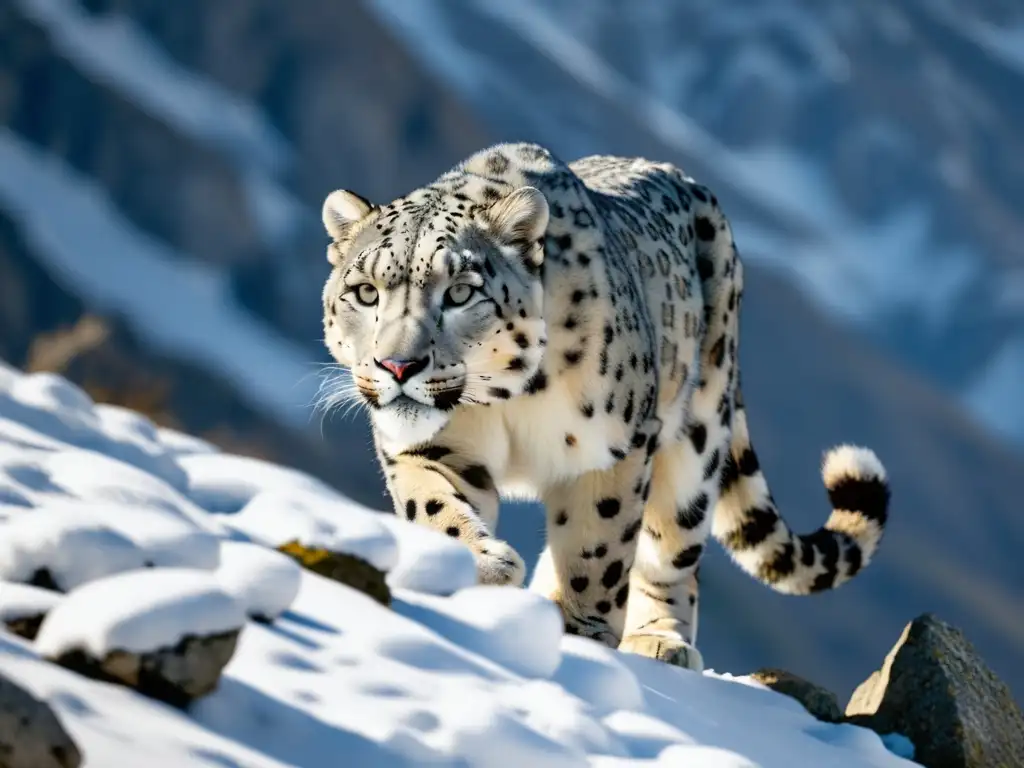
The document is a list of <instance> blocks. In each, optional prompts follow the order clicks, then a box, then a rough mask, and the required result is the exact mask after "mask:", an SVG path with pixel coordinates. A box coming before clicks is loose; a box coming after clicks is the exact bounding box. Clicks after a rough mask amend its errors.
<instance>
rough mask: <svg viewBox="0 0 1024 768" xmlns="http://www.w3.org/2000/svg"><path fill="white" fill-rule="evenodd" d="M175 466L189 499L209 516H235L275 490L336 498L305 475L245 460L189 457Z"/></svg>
mask: <svg viewBox="0 0 1024 768" xmlns="http://www.w3.org/2000/svg"><path fill="white" fill-rule="evenodd" d="M178 463H179V464H180V465H181V467H182V469H184V471H185V475H186V477H187V478H188V479H187V484H188V493H189V496H190V497H191V498H192V499H194V500H195V502H196V503H197V504H201V505H203V506H204V507H205V508H206V509H208V510H211V511H213V512H229V513H230V512H237V511H238V510H240V509H241V508H242V507H244V506H245V505H246V504H248V503H249V502H250V501H252V499H253V498H254V497H255V496H256V495H257V494H258V493H260V492H262V491H272V490H275V489H277V488H290V489H292V490H296V489H301V490H304V491H309V492H311V493H317V494H321V495H323V496H325V497H327V498H338V494H337V493H335V491H333V490H332V489H331V488H329V487H328V486H327V485H325V484H324V483H321V482H320V481H319V480H317V479H315V478H312V477H310V476H309V475H306V474H303V473H302V472H296V471H295V470H294V469H289V468H288V467H280V466H277V465H274V464H271V463H270V462H267V461H263V460H262V459H254V458H251V457H249V456H234V455H231V454H226V453H217V454H215V455H210V454H209V453H201V454H196V453H190V454H188V455H185V456H182V457H181V458H180V459H179V462H178Z"/></svg>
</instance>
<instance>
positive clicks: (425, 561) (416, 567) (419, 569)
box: [379, 513, 477, 596]
mask: <svg viewBox="0 0 1024 768" xmlns="http://www.w3.org/2000/svg"><path fill="white" fill-rule="evenodd" d="M379 519H380V522H382V523H383V524H384V525H385V527H386V528H388V529H389V530H390V531H391V533H392V534H393V535H394V536H395V538H397V539H398V541H399V547H398V561H397V562H396V563H395V565H394V566H393V567H392V568H391V570H390V571H389V572H388V577H387V582H388V586H390V587H391V588H392V589H409V590H412V591H413V592H423V593H425V594H428V595H441V596H444V595H450V594H452V593H453V592H457V591H458V590H460V589H465V588H466V587H472V586H474V585H475V584H476V580H477V577H476V561H475V560H474V558H473V553H472V552H471V551H470V550H469V548H468V547H467V546H466V545H464V544H462V543H460V542H458V541H455V540H454V539H452V538H451V537H450V536H445V535H444V534H441V533H438V532H437V531H434V530H432V529H430V528H427V527H425V526H422V525H415V524H414V523H410V522H408V521H406V520H402V519H401V518H399V517H396V516H395V515H389V514H386V513H385V514H381V515H380V516H379Z"/></svg>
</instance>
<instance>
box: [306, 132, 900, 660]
mask: <svg viewBox="0 0 1024 768" xmlns="http://www.w3.org/2000/svg"><path fill="white" fill-rule="evenodd" d="M324 223H325V226H326V227H327V230H328V232H329V234H330V235H331V237H332V243H331V244H330V246H329V248H328V258H329V260H330V262H331V264H332V265H333V267H334V268H333V270H332V273H331V276H330V278H329V279H328V281H327V284H326V286H325V289H324V295H323V301H324V329H325V340H326V344H327V346H328V348H329V349H330V350H331V352H332V353H333V355H334V356H335V358H336V359H337V360H338V361H339V362H340V363H341V364H343V365H345V366H348V367H349V368H350V369H351V372H352V376H353V378H354V380H355V382H356V385H357V386H358V389H359V392H360V393H361V396H362V397H363V399H364V400H365V402H366V404H367V405H368V407H369V410H370V414H371V420H372V423H373V428H374V437H375V443H376V447H377V452H378V455H379V457H380V460H381V464H382V466H383V468H384V471H385V474H386V478H387V484H388V489H389V491H390V493H391V495H392V497H393V499H394V503H395V510H396V512H397V513H398V514H399V515H401V516H403V517H405V518H406V519H408V520H410V521H413V522H416V523H420V524H423V525H428V526H431V527H433V528H435V529H438V530H440V531H443V532H445V533H447V534H448V535H450V536H453V537H455V538H458V539H460V540H461V541H464V542H465V543H466V544H467V545H468V546H469V547H470V548H471V549H472V550H473V551H474V553H475V555H476V558H477V563H478V570H479V578H480V581H481V582H484V583H494V584H511V585H519V584H521V583H522V581H523V577H524V568H523V562H522V560H521V559H520V557H519V556H518V554H517V553H516V552H515V551H514V550H512V548H511V547H509V546H508V544H506V543H505V542H502V541H499V540H498V539H496V538H495V537H494V536H493V532H494V530H495V524H496V522H497V515H498V500H499V495H506V496H523V495H528V496H532V497H539V498H540V499H542V500H543V502H544V504H545V506H546V508H547V516H548V521H547V533H548V543H547V547H546V548H545V550H544V552H543V553H542V554H541V558H540V561H539V564H538V567H537V571H536V574H535V576H534V579H533V582H532V584H531V588H533V589H536V590H539V591H541V592H543V593H544V594H546V595H548V596H549V597H551V598H552V599H553V600H555V601H557V603H558V604H559V605H560V607H561V608H562V612H563V615H564V617H565V623H566V630H567V631H569V632H574V633H578V634H583V635H586V636H588V637H592V638H596V639H598V640H601V641H603V642H606V643H608V644H610V645H613V646H616V645H617V646H618V647H620V648H622V649H624V650H628V651H632V652H636V653H642V654H645V655H649V656H654V657H657V658H661V659H665V660H667V661H671V662H675V663H678V664H682V665H685V666H690V667H695V668H699V667H700V666H701V664H702V662H701V658H700V654H699V653H698V652H697V651H696V649H695V647H694V642H695V637H696V630H697V600H698V579H697V573H698V567H699V564H700V560H701V556H702V555H703V552H704V547H705V544H706V540H707V537H708V534H709V533H711V534H713V535H714V537H715V538H716V539H717V540H718V541H719V542H721V543H722V544H723V545H724V546H725V548H726V549H727V550H728V551H729V552H730V554H731V555H732V557H733V559H734V560H735V562H736V563H737V564H738V565H739V566H740V567H741V568H743V569H744V570H745V571H746V572H747V573H749V574H751V575H752V576H754V577H755V578H758V579H760V580H761V581H762V582H764V583H765V584H768V585H769V586H771V587H773V588H774V589H776V590H779V591H781V592H787V593H791V594H808V593H812V592H818V591H821V590H826V589H831V588H833V587H835V586H837V585H839V584H841V583H842V582H844V581H846V580H847V579H849V578H851V577H853V576H854V575H855V574H856V573H857V572H858V571H859V570H860V569H861V568H863V567H864V566H865V565H867V563H868V561H869V560H870V558H871V556H872V555H873V553H874V552H875V549H876V548H877V546H878V543H879V540H880V538H881V536H882V532H883V529H884V526H885V522H886V514H887V509H888V501H889V488H888V482H887V479H886V473H885V470H884V468H883V467H882V465H881V463H880V462H879V461H878V459H877V458H876V457H875V455H874V454H873V453H872V452H871V451H869V450H867V449H865V448H855V447H851V446H842V447H839V448H836V449H833V450H832V451H831V452H829V453H828V455H827V457H826V460H825V465H824V470H823V476H824V480H825V485H826V488H827V490H828V493H829V497H830V499H831V502H832V507H833V512H832V515H831V517H830V518H829V519H828V522H827V523H826V524H825V526H824V527H823V528H822V529H820V530H818V531H817V532H815V533H812V534H809V535H797V534H795V533H793V532H792V531H791V530H790V529H789V528H788V527H787V525H786V524H785V522H784V521H783V519H782V517H781V516H780V514H779V511H778V510H777V508H776V506H775V503H774V501H773V500H772V496H771V493H770V492H769V490H768V486H767V482H766V480H765V477H764V475H763V473H762V472H761V469H760V466H759V464H758V460H757V456H756V454H755V453H754V450H753V447H752V446H751V443H750V438H749V435H748V432H747V420H746V413H745V410H744V406H743V401H742V398H741V396H740V385H739V367H738V363H737V347H738V340H739V334H738V331H739V311H740V305H741V303H742V298H743V266H742V263H741V261H740V259H739V257H738V254H737V251H736V247H735V245H734V243H733V238H732V233H731V230H730V227H729V223H728V221H727V219H726V218H725V216H724V215H723V214H722V212H721V210H720V208H719V205H718V202H717V201H716V199H715V197H714V195H713V194H712V193H711V192H710V191H709V190H708V189H707V188H705V187H703V186H701V185H699V184H697V183H696V182H694V181H693V179H691V178H689V177H687V176H686V175H685V174H683V172H682V171H680V170H679V169H677V168H675V167H673V166H672V165H669V164H667V163H655V162H649V161H646V160H643V159H633V158H621V157H607V156H595V157H588V158H584V159H582V160H578V161H576V162H574V163H571V164H568V165H567V164H565V163H563V162H561V161H560V160H558V159H557V158H555V157H554V156H553V155H552V154H551V153H550V152H548V151H547V150H546V149H544V148H542V147H539V146H536V145H532V144H506V145H498V146H495V147H491V148H489V149H486V150H483V151H482V152H479V153H477V154H476V155H473V156H472V157H470V158H469V159H468V160H466V161H464V162H463V163H462V164H461V165H459V166H458V167H456V168H455V169H453V170H452V171H450V172H448V173H446V174H444V175H443V176H441V177H440V178H439V179H438V180H437V181H435V182H434V183H432V184H430V185H429V186H426V187H423V188H421V189H417V190H415V191H414V192H412V193H411V194H409V195H407V196H405V197H403V198H401V199H399V200H396V201H394V202H392V203H390V204H388V205H384V206H376V205H373V204H371V203H369V202H368V201H366V200H364V199H362V198H361V197H359V196H357V195H354V194H353V193H351V192H345V191H338V192H334V193H332V194H331V195H330V196H329V197H328V199H327V201H326V202H325V205H324ZM396 360H397V361H401V366H399V368H400V369H401V370H402V371H404V372H405V373H404V374H403V375H404V378H402V379H401V380H399V377H398V376H397V375H394V374H393V373H392V371H391V370H389V366H390V367H391V368H392V369H395V370H398V369H399V368H395V366H394V364H393V363H389V362H388V361H396ZM410 371H412V372H413V373H412V374H411V375H410V373H409V372H410Z"/></svg>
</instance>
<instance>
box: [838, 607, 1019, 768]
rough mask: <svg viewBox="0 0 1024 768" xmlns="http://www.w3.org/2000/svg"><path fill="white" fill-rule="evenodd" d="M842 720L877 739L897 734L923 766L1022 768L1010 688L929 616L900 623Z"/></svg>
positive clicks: (1016, 715) (961, 639) (955, 635)
mask: <svg viewBox="0 0 1024 768" xmlns="http://www.w3.org/2000/svg"><path fill="white" fill-rule="evenodd" d="M846 715H847V720H848V721H849V722H851V723H854V724H856V725H863V726H867V727H869V728H871V729H872V730H875V731H877V732H878V733H880V734H887V733H892V732H894V731H895V732H897V733H902V734H903V735H904V736H906V737H907V738H909V739H910V740H911V741H912V742H913V743H914V747H915V755H914V759H915V760H916V761H917V762H919V763H921V765H925V766H929V768H1001V767H1002V766H1006V768H1012V767H1013V766H1021V765H1024V716H1022V714H1021V711H1020V708H1019V707H1018V706H1017V704H1016V703H1015V702H1014V700H1013V695H1012V694H1011V693H1010V689H1009V688H1007V686H1006V685H1005V684H1004V683H1003V682H1002V681H1001V680H999V678H997V677H996V676H995V674H994V673H993V672H992V670H990V669H989V668H988V666H987V665H986V664H985V662H984V661H983V660H982V659H981V657H980V656H979V655H978V654H977V653H976V652H975V650H974V647H973V646H972V645H971V643H970V642H969V641H968V640H967V639H966V638H965V637H964V635H963V633H962V632H960V630H958V629H956V628H955V627H952V626H950V625H949V624H946V623H945V622H943V621H942V620H940V619H938V618H936V617H935V616H933V615H932V614H924V615H922V616H919V617H918V618H916V619H914V621H912V622H911V623H910V624H908V625H907V626H906V628H905V629H904V630H903V634H902V635H901V636H900V639H899V642H897V643H896V645H895V646H894V647H893V649H892V650H891V651H890V652H889V655H888V656H886V658H885V663H884V664H883V665H882V668H881V669H880V670H878V671H877V672H874V673H873V674H872V675H871V677H869V678H868V679H867V680H865V681H864V682H863V683H862V684H861V685H860V687H859V688H857V690H856V691H854V693H853V697H852V698H851V699H850V703H849V704H848V705H847V707H846Z"/></svg>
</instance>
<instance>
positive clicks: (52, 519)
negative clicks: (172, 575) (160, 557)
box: [0, 510, 146, 591]
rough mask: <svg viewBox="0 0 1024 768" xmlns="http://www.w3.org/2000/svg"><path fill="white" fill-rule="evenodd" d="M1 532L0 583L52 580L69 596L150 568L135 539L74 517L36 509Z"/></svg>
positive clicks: (0, 529) (14, 520)
mask: <svg viewBox="0 0 1024 768" xmlns="http://www.w3.org/2000/svg"><path fill="white" fill-rule="evenodd" d="M0 532H2V534H3V535H2V536H0V579H3V580H5V581H17V582H28V581H32V580H33V579H42V580H44V581H45V580H46V579H49V580H52V581H53V582H54V583H55V585H56V586H57V587H58V588H59V589H61V590H63V591H69V590H72V589H74V588H75V587H77V586H79V585H81V584H85V583H86V582H90V581H93V580H95V579H100V578H103V577H104V576H109V575H111V574H115V573H120V572H121V571H132V570H136V569H139V568H143V567H144V566H145V563H146V554H145V553H144V552H143V551H142V550H141V549H140V548H139V547H137V546H136V545H135V544H134V542H132V541H131V539H128V538H127V537H125V536H123V535H121V534H120V533H118V532H117V531H115V530H113V529H112V528H110V527H108V526H106V525H103V524H102V523H100V522H97V521H95V520H90V519H79V518H78V517H76V516H75V515H73V514H60V513H57V512H53V513H46V512H42V511H40V510H34V511H32V512H30V513H26V514H23V515H18V516H17V517H14V518H12V519H11V520H9V521H8V522H6V523H4V524H3V527H2V528H0Z"/></svg>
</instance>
